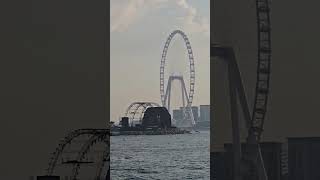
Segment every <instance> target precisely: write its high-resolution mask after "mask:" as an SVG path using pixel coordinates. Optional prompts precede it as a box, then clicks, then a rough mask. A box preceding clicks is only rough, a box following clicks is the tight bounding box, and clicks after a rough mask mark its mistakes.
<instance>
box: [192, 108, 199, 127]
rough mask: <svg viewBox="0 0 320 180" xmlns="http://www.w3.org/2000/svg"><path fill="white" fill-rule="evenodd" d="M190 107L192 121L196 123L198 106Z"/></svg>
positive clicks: (197, 120)
mask: <svg viewBox="0 0 320 180" xmlns="http://www.w3.org/2000/svg"><path fill="white" fill-rule="evenodd" d="M191 109H192V114H193V118H194V121H195V122H196V123H197V122H199V108H198V106H192V107H191Z"/></svg>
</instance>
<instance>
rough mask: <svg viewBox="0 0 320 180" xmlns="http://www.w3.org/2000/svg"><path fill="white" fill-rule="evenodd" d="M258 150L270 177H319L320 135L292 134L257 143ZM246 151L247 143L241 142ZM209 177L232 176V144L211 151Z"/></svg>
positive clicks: (216, 179)
mask: <svg viewBox="0 0 320 180" xmlns="http://www.w3.org/2000/svg"><path fill="white" fill-rule="evenodd" d="M260 147H261V154H262V157H263V160H264V166H265V169H266V171H267V175H268V178H269V179H271V180H319V179H320V168H319V167H320V154H319V152H320V137H294V138H293V137H291V138H288V139H287V142H285V143H278V142H263V143H260ZM241 149H242V152H243V153H246V149H247V147H246V144H242V147H241ZM210 166H211V167H210V168H211V173H210V176H211V178H210V179H211V180H233V179H234V174H233V153H232V144H225V145H224V151H221V152H212V153H211V157H210Z"/></svg>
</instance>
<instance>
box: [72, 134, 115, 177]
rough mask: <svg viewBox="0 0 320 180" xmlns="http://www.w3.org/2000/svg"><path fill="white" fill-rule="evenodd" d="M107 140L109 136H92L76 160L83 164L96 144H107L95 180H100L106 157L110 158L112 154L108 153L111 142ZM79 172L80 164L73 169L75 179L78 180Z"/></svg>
mask: <svg viewBox="0 0 320 180" xmlns="http://www.w3.org/2000/svg"><path fill="white" fill-rule="evenodd" d="M107 138H108V136H107V134H95V135H93V136H91V138H90V139H89V140H88V141H86V143H85V144H84V145H83V146H82V147H81V150H80V151H79V153H78V157H77V159H76V161H77V162H81V161H82V160H83V159H84V158H85V155H86V154H87V153H88V152H89V151H90V149H91V147H93V146H94V145H95V144H96V143H98V142H103V143H104V144H106V146H107V147H106V149H107V150H105V151H104V152H103V158H102V159H101V161H100V163H99V165H98V168H97V171H96V177H95V180H100V178H101V173H102V169H103V167H104V165H105V162H106V158H105V157H108V156H110V154H109V153H108V152H107V151H108V149H109V144H108V143H109V141H108V140H107ZM79 170H80V163H76V164H75V165H74V166H73V169H72V178H73V179H77V176H78V175H79Z"/></svg>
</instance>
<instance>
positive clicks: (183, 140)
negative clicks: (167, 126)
mask: <svg viewBox="0 0 320 180" xmlns="http://www.w3.org/2000/svg"><path fill="white" fill-rule="evenodd" d="M209 142H210V131H200V133H193V134H179V135H149V136H146V135H140V136H111V157H110V158H111V179H112V180H153V179H158V180H186V179H195V180H206V179H208V180H209V178H210V175H209V174H210V152H209Z"/></svg>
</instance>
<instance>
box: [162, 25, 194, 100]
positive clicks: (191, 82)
mask: <svg viewBox="0 0 320 180" xmlns="http://www.w3.org/2000/svg"><path fill="white" fill-rule="evenodd" d="M176 34H179V35H181V36H182V38H183V39H184V42H185V45H186V48H187V52H188V61H189V72H190V76H189V93H188V100H187V105H188V106H190V105H191V104H192V101H193V95H194V89H195V88H194V87H195V67H194V56H193V51H192V48H191V44H190V41H189V39H188V37H187V35H186V34H185V33H184V32H183V31H181V30H175V31H173V32H171V33H170V35H169V36H168V38H167V40H166V43H165V45H164V48H163V51H162V56H161V61H160V96H161V103H162V105H163V106H165V90H164V89H165V82H164V72H165V64H166V57H167V52H168V49H169V46H170V43H171V40H172V39H173V38H174V36H175V35H176Z"/></svg>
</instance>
